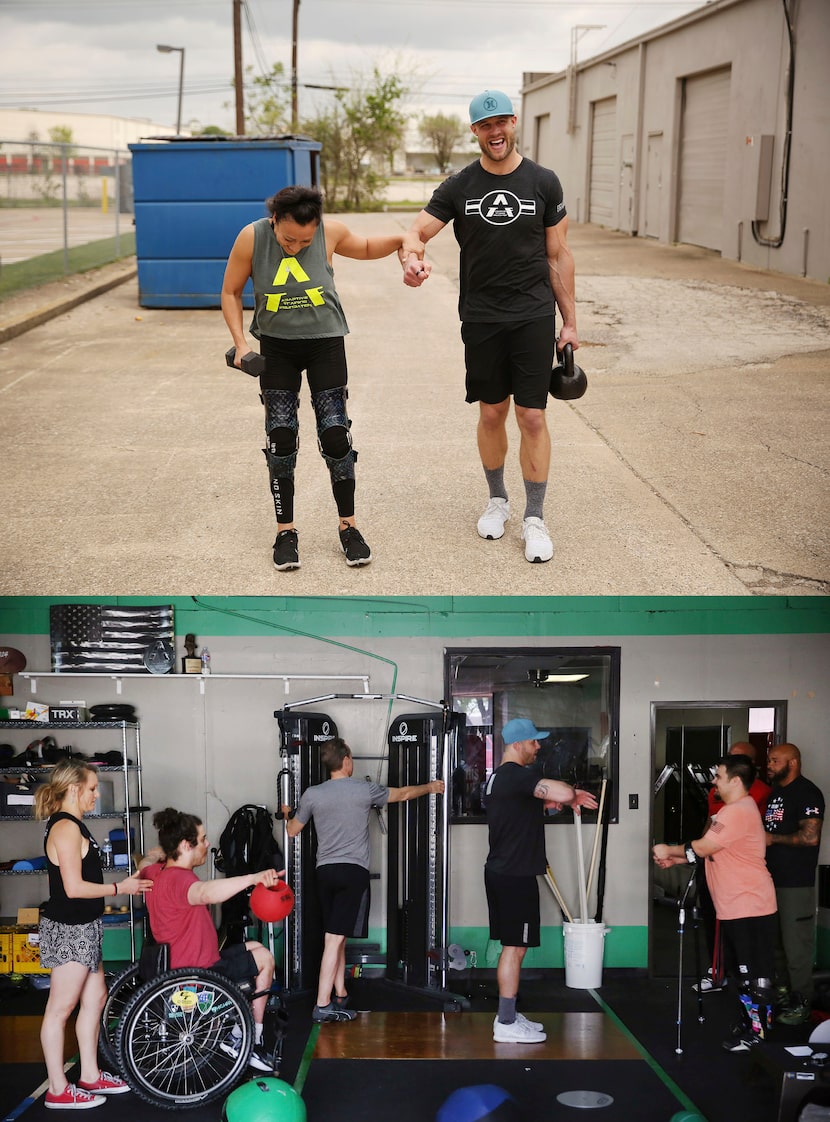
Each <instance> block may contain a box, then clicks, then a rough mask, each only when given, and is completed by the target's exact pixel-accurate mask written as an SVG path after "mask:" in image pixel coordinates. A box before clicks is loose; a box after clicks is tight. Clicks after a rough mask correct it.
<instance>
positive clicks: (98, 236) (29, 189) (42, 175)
mask: <svg viewBox="0 0 830 1122" xmlns="http://www.w3.org/2000/svg"><path fill="white" fill-rule="evenodd" d="M133 253H135V228H134V222H133V179H132V160H131V156H130V153H129V152H128V151H121V150H117V149H112V148H86V147H82V146H80V145H76V144H57V143H47V142H42V141H16V140H15V141H10V140H2V139H0V296H2V295H4V294H7V293H9V292H11V291H15V290H17V289H19V288H25V287H30V286H32V285H36V284H43V283H46V282H47V281H50V280H56V279H59V278H60V277H61V276H66V275H68V274H70V273H76V272H84V271H86V270H87V269H92V268H96V267H98V266H101V265H105V264H108V263H109V262H111V261H116V260H118V259H119V258H121V257H128V256H130V255H132V254H133Z"/></svg>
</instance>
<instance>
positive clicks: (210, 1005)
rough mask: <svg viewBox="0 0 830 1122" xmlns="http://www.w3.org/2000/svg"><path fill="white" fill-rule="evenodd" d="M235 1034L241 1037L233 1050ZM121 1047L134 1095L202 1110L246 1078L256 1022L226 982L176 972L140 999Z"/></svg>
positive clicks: (129, 1014)
mask: <svg viewBox="0 0 830 1122" xmlns="http://www.w3.org/2000/svg"><path fill="white" fill-rule="evenodd" d="M232 1028H236V1029H237V1030H238V1031H239V1033H240V1035H239V1037H238V1039H237V1038H235V1039H234V1043H233V1046H232V1047H231V1046H230V1045H229V1041H230V1034H231V1030H232ZM118 1040H119V1057H120V1059H121V1062H122V1068H123V1070H124V1072H125V1076H126V1077H127V1079H128V1082H129V1083H130V1085H131V1086H132V1087H133V1089H134V1090H136V1091H137V1092H138V1093H139V1094H140V1095H143V1097H145V1098H147V1099H148V1101H153V1102H157V1103H159V1104H160V1105H163V1106H167V1107H169V1108H173V1107H175V1106H178V1105H182V1106H184V1105H188V1104H190V1103H192V1104H194V1105H195V1104H196V1103H198V1102H209V1101H211V1100H212V1099H214V1098H217V1097H218V1096H219V1095H220V1094H222V1093H223V1091H225V1090H226V1089H228V1088H229V1087H230V1086H232V1085H233V1083H234V1082H236V1080H238V1079H239V1077H240V1076H241V1075H242V1073H244V1071H245V1069H246V1067H247V1060H248V1056H249V1055H250V1051H251V1048H252V1045H253V1018H252V1014H251V1010H250V1006H249V1005H248V1003H247V1001H246V999H245V998H244V997H243V995H242V994H240V993H238V991H237V990H236V987H235V986H233V984H232V983H228V982H227V981H226V980H224V979H222V978H221V977H220V976H219V975H214V974H212V973H211V972H209V971H204V972H201V973H194V972H188V971H185V970H178V971H171V972H170V973H169V974H167V975H162V976H161V977H160V978H158V979H156V980H155V981H154V982H151V983H148V985H147V986H146V987H144V988H143V989H141V990H140V991H139V993H137V994H136V995H135V997H134V998H133V999H132V1001H131V1002H130V1004H129V1006H128V1008H127V1009H126V1010H125V1013H124V1017H123V1024H122V1027H121V1029H120V1032H119V1038H118ZM223 1046H224V1047H223Z"/></svg>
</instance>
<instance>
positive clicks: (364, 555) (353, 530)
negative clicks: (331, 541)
mask: <svg viewBox="0 0 830 1122" xmlns="http://www.w3.org/2000/svg"><path fill="white" fill-rule="evenodd" d="M340 544H341V546H342V547H343V552H344V553H345V554H346V564H347V565H351V566H355V565H368V564H369V562H370V561H371V560H372V551H371V549H369V547H368V545H367V544H366V542H365V541H364V540H363V535H362V534H361V532H360V530H358V528H357V527H356V526H347V527H346V529H345V530H341V531H340Z"/></svg>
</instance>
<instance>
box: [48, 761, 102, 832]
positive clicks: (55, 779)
mask: <svg viewBox="0 0 830 1122" xmlns="http://www.w3.org/2000/svg"><path fill="white" fill-rule="evenodd" d="M97 771H98V768H97V767H95V765H94V764H87V763H83V762H81V761H80V760H63V761H61V763H59V764H57V765H56V766H55V767H54V768H53V770H52V775H51V777H50V779H49V782H48V783H42V784H41V785H40V786H39V787H38V788H37V790H36V791H35V818H38V819H43V818H50V817H51V816H52V815H53V814H54V813H55V811H57V810H60V805H61V803H62V802H63V800H64V799H65V798H66V795H67V792H68V791H69V788H70V787H73V786H75V785H78V786H80V785H81V784H83V783H85V782H86V777H87V776H88V775H89V773H90V772H93V773H97Z"/></svg>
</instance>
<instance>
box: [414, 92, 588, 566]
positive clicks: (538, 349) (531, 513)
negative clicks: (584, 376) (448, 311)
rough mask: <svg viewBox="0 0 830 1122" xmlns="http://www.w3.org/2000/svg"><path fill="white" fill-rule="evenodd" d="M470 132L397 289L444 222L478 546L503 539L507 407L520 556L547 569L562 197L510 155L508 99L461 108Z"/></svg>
mask: <svg viewBox="0 0 830 1122" xmlns="http://www.w3.org/2000/svg"><path fill="white" fill-rule="evenodd" d="M470 128H471V130H472V132H473V134H474V135H475V137H476V139H477V140H478V144H479V148H480V149H481V155H480V157H479V158H478V159H477V160H475V161H474V162H473V163H472V164H469V165H468V166H467V167H466V168H464V169H462V170H461V171H460V172H458V173H457V174H456V175H452V176H450V178H449V179H446V180H445V181H444V182H443V183H442V184H441V185H440V186H439V187H438V188H437V189H436V190H435V191H434V192H433V195H432V198H431V199H430V201H429V202H428V203H427V205H426V207H425V208H424V210H422V211H421V212H420V214H419V215H418V216H417V218H416V219H415V222H414V223H413V225H412V227H411V229H410V230H409V232H408V233H407V234H406V236H405V237H404V241H403V245H402V246H401V250H400V253H399V256H400V259H401V263H402V265H403V267H404V283H405V284H407V285H409V286H410V287H411V288H418V287H420V285H422V284H423V283H424V281H425V280H426V279H427V277H428V276H429V273H430V269H431V266H430V264H429V262H427V261H425V260H424V243H426V242H428V241H429V239H430V238H434V237H435V235H436V234H437V233H438V232H439V231H440V230H442V229H443V228H444V226H446V225H447V223H448V222H452V223H453V229H454V233H455V237H456V240H457V241H458V244H459V246H460V247H461V268H460V298H459V303H458V310H459V315H460V316H461V321H462V322H461V338H462V339H463V341H464V358H465V363H466V368H467V378H466V386H467V401H470V402H473V401H477V402H478V403H479V419H478V430H477V439H478V451H479V455H480V456H481V463H482V466H483V468H484V474H485V477H486V479H487V485H488V487H489V492H490V498H489V501H488V504H487V508H486V510H485V511H484V513H483V514H482V516H481V517H480V518H479V520H478V533H479V536H480V537H482V538H489V539H491V540H492V539H496V538H501V537H502V536H503V535H504V529H505V523H506V522H507V521H508V519H509V518H510V503H509V502H508V498H507V489H506V487H505V482H504V463H505V458H506V455H507V430H506V421H507V417H508V414H509V411H510V399H511V397H512V399H513V407H514V410H515V414H516V423H517V424H518V426H519V433H520V444H519V463H520V465H521V470H522V478H523V480H524V488H525V508H524V516H523V520H522V538H523V540H524V546H525V557H526V558H527V560H528V561H531V562H541V561H549V560H550V559H551V557H552V556H553V543H552V541H551V538H550V534H549V533H548V529H547V527H546V525H545V522H544V512H543V504H544V500H545V491H546V488H547V479H548V472H549V470H550V434H549V432H548V427H547V422H546V419H545V406H546V404H547V399H548V391H549V389H550V373H551V367H552V365H553V358H554V349H555V341H556V326H555V308H556V307H558V308H559V314H560V316H561V319H562V324H561V327H560V330H559V339H558V346H559V348H560V350H561V349H562V348H563V347H564V346H565V344H566V343H571V344H572V346H573V348H574V350H575V349H576V348H577V347H578V346H579V339H578V336H577V331H576V301H575V297H574V263H573V258H572V256H571V252H570V250H569V249H568V246H567V241H566V238H567V232H568V217H567V213H566V210H565V203H564V200H563V196H562V186H561V184H560V182H559V179H558V178H557V177H556V175H554V173H553V172H552V171H549V170H548V169H547V168H543V167H541V166H540V165H538V164H535V163H534V162H533V161H532V160H529V159H527V158H526V157H524V156H522V155H521V154H520V153H519V152H518V150H517V148H516V115H515V113H514V112H513V104H512V102H511V100H510V98H509V97H508V96H507V94H504V93H502V92H501V91H500V90H485V91H484V92H483V93H480V94H478V95H477V96H476V97H474V98H473V100H472V101H471V102H470Z"/></svg>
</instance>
